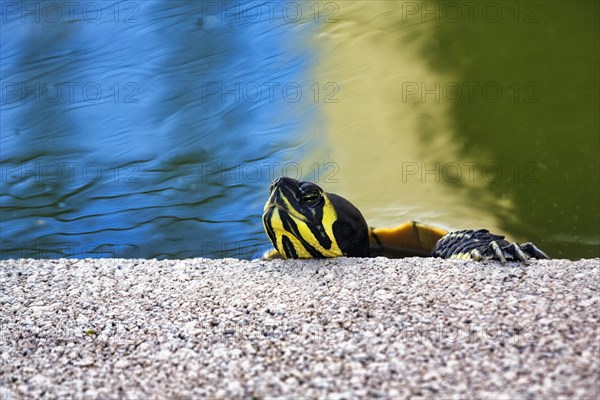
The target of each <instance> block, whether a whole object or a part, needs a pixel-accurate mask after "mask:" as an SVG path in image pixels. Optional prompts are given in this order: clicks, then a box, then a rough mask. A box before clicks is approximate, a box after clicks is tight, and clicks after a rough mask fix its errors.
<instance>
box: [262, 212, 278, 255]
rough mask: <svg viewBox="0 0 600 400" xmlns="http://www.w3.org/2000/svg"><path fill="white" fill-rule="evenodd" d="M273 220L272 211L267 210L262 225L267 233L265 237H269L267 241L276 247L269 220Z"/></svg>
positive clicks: (275, 239) (275, 238)
mask: <svg viewBox="0 0 600 400" xmlns="http://www.w3.org/2000/svg"><path fill="white" fill-rule="evenodd" d="M272 219H273V209H272V208H271V209H268V210H267V211H266V212H265V213H264V214H263V225H264V227H265V231H267V236H269V240H270V241H271V243H272V244H273V246H274V247H277V236H276V235H275V232H273V226H272V225H271V220H272Z"/></svg>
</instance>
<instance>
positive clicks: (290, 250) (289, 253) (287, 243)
mask: <svg viewBox="0 0 600 400" xmlns="http://www.w3.org/2000/svg"><path fill="white" fill-rule="evenodd" d="M281 244H282V245H283V251H284V252H285V256H286V257H287V258H298V254H297V253H296V249H294V245H293V244H292V241H291V240H290V239H289V238H288V237H287V236H285V235H283V236H282V237H281Z"/></svg>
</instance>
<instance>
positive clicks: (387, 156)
mask: <svg viewBox="0 0 600 400" xmlns="http://www.w3.org/2000/svg"><path fill="white" fill-rule="evenodd" d="M401 3H402V2H393V1H364V2H339V3H336V4H338V6H339V8H338V10H337V13H336V14H335V16H334V18H335V21H334V22H330V23H326V24H323V25H322V31H321V32H320V34H319V35H318V36H317V37H316V43H315V46H316V48H317V49H318V50H319V51H320V56H319V60H318V63H317V64H318V65H317V68H316V76H317V77H318V80H319V81H320V82H333V83H334V84H335V85H337V87H339V91H338V92H337V93H336V95H335V96H334V97H335V98H334V100H337V102H332V103H328V102H324V103H323V104H320V107H321V111H322V112H323V113H324V120H325V121H326V122H325V124H324V126H323V125H321V126H319V127H318V128H315V129H319V130H321V131H322V132H320V133H321V134H323V135H324V136H325V138H324V139H322V140H323V143H324V144H323V146H321V150H318V152H319V151H320V153H318V154H317V155H316V156H315V155H313V157H315V159H324V158H326V159H328V160H330V161H332V162H335V163H336V164H337V166H338V167H339V169H338V172H337V174H336V175H335V176H334V177H333V179H329V180H328V181H324V182H320V183H321V184H322V186H323V187H324V188H325V190H327V191H331V192H335V193H338V194H341V195H343V196H345V197H347V198H348V199H350V200H351V201H352V202H353V203H355V204H356V205H357V206H358V207H359V209H360V210H361V211H362V212H363V214H364V216H365V218H366V219H367V221H368V222H369V224H371V225H373V226H385V225H394V224H399V223H401V222H404V221H407V220H411V219H414V220H418V221H421V222H424V223H429V224H433V225H437V226H441V227H444V228H447V229H460V228H481V227H484V228H487V229H490V230H495V231H498V223H497V221H496V218H495V217H494V214H492V213H486V212H478V211H477V210H478V209H481V208H475V207H473V204H472V203H473V202H474V201H476V202H478V204H495V207H499V208H502V209H503V210H504V212H503V214H508V210H510V208H511V202H510V200H509V199H504V200H499V199H493V198H492V195H491V193H489V192H488V191H486V190H485V186H486V182H485V180H482V179H472V182H470V180H471V179H470V175H472V174H475V173H477V172H476V169H475V168H474V167H473V166H472V165H471V164H470V163H471V162H473V161H474V160H472V159H470V160H464V159H461V158H460V156H459V155H458V154H459V151H458V150H459V149H461V148H462V146H464V143H461V142H460V141H459V139H458V138H457V137H456V135H455V132H454V128H453V121H452V118H451V114H450V109H449V105H448V103H447V102H444V101H443V100H441V101H436V99H435V98H434V96H435V94H430V95H428V96H429V97H427V98H426V99H425V100H426V101H423V99H422V97H421V95H420V94H419V93H417V94H415V90H418V91H420V90H421V88H425V89H427V88H435V85H436V83H438V84H439V82H453V81H457V80H458V79H457V77H454V76H452V75H450V73H448V74H446V75H444V74H441V73H440V72H438V71H435V72H434V70H433V69H432V68H431V65H430V61H429V60H428V59H427V58H426V56H425V55H424V48H425V45H427V46H428V47H431V46H432V45H435V43H431V41H432V40H435V39H434V38H433V35H432V25H431V24H423V23H420V20H418V19H415V17H411V16H409V15H407V13H406V12H405V11H406V10H405V9H404V10H403V7H402V5H401ZM423 85H424V86H423ZM486 160H488V158H487V157H486V155H485V154H481V155H479V157H478V158H477V160H476V161H477V162H480V163H482V164H485V162H486ZM459 174H460V177H458V175H459ZM333 180H337V181H338V182H337V183H336V182H333ZM454 181H456V182H454ZM473 194H475V196H476V198H473ZM496 214H497V212H496Z"/></svg>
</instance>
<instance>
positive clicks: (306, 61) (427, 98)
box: [0, 1, 600, 259]
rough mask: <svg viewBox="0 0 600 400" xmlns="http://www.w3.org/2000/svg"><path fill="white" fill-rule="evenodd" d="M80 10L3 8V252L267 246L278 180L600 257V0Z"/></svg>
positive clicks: (384, 211)
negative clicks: (268, 208)
mask: <svg viewBox="0 0 600 400" xmlns="http://www.w3.org/2000/svg"><path fill="white" fill-rule="evenodd" d="M72 4H73V3H61V2H51V3H47V2H35V1H29V2H10V1H9V2H3V3H2V9H1V12H2V15H1V18H2V28H1V29H2V30H1V39H0V40H1V42H0V44H1V55H0V68H1V77H0V78H1V81H2V85H1V88H2V93H1V95H2V99H1V104H0V113H1V114H0V123H1V125H0V128H1V139H0V146H1V147H0V156H1V162H0V173H1V176H0V185H1V186H0V207H1V214H0V215H1V221H0V227H1V232H0V241H1V242H2V254H1V256H2V258H15V257H35V258H43V257H78V258H80V257H144V258H154V257H156V258H186V257H200V256H203V257H213V258H215V257H238V258H255V257H258V256H260V254H261V253H262V252H263V251H265V250H267V249H268V248H269V243H268V239H267V237H266V235H265V234H264V232H263V229H262V225H261V219H260V216H261V214H262V206H263V204H264V202H265V201H266V199H267V195H268V186H269V182H270V181H271V180H272V179H273V178H275V177H277V176H279V175H287V176H292V177H295V178H299V179H308V180H312V181H315V182H317V183H318V184H320V185H321V186H322V187H324V188H325V189H326V190H328V191H331V192H335V193H338V194H341V195H344V196H345V197H347V198H348V199H350V200H351V201H353V202H354V203H355V204H356V205H357V206H358V207H359V208H360V209H361V210H362V211H363V214H364V215H365V217H366V218H367V220H368V221H369V222H370V223H371V224H372V225H375V226H382V225H394V224H398V223H401V222H404V221H406V220H410V219H416V220H419V221H422V222H426V223H430V224H434V225H439V226H442V227H444V228H447V229H462V228H479V227H485V228H488V229H490V230H494V231H497V232H499V233H504V234H506V235H507V236H509V238H511V239H513V240H518V241H526V240H531V241H534V242H535V243H536V244H538V245H539V246H540V247H541V248H542V249H544V250H545V251H547V252H548V253H549V254H550V255H551V256H553V257H560V258H571V259H578V258H581V257H598V256H600V250H599V246H600V245H599V243H600V232H599V230H600V228H599V226H600V223H599V222H600V211H599V209H598V204H599V198H600V195H599V190H600V185H599V182H598V171H599V167H600V165H599V164H600V161H599V159H600V144H599V135H598V132H599V127H598V105H599V99H598V86H599V84H598V73H597V71H598V67H599V59H598V46H597V43H598V20H599V19H598V16H599V12H598V3H596V2H588V1H581V2H577V1H575V2H569V3H565V2H518V3H517V2H515V3H513V2H490V3H477V4H478V5H475V3H473V4H471V3H468V4H467V3H460V2H458V3H454V2H452V3H448V2H439V3H437V2H431V3H422V2H399V1H398V2H396V1H383V2H377V1H368V2H262V3H256V2H252V3H237V2H230V3H227V2H225V3H224V2H200V1H196V2H171V1H144V2H133V1H124V2H118V3H112V2H77V3H76V6H73V5H72ZM71 7H76V8H75V9H73V8H71Z"/></svg>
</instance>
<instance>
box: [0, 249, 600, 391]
mask: <svg viewBox="0 0 600 400" xmlns="http://www.w3.org/2000/svg"><path fill="white" fill-rule="evenodd" d="M599 264H600V261H599V260H598V259H594V260H581V261H577V262H572V261H567V260H548V261H534V262H533V263H532V265H530V266H522V265H518V264H508V265H505V266H502V265H500V264H498V263H495V262H483V263H474V262H466V261H458V260H457V261H453V260H439V259H432V258H428V259H418V258H409V259H403V260H388V259H385V258H374V259H343V258H342V259H333V260H312V261H282V260H277V261H270V262H263V261H239V260H233V259H224V260H207V259H190V260H181V261H156V260H118V259H103V260H8V261H2V262H0V322H1V324H2V325H1V327H0V328H1V331H0V334H1V336H0V356H1V358H0V367H1V369H0V387H1V388H0V399H2V400H7V399H13V398H15V399H19V398H32V399H33V398H35V399H37V398H57V397H62V398H85V399H87V398H90V399H93V398H131V399H147V398H155V399H158V398H160V399H165V398H181V399H187V398H240V397H256V398H278V399H280V398H286V399H287V398H290V399H291V398H294V399H296V398H300V397H303V398H332V399H351V398H365V397H369V398H372V397H383V398H404V397H425V398H436V399H437V398H444V399H446V398H460V399H463V398H493V399H497V398H506V399H509V398H511V399H512V398H544V399H550V398H557V397H568V398H577V399H598V397H599V396H600V392H599V381H600V376H599V359H600V343H599V341H600V337H599V335H600V328H599V327H600V325H599V318H600V316H599V315H600V313H599V307H598V302H599V295H598V288H599V281H598V277H599V270H600V268H599Z"/></svg>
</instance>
